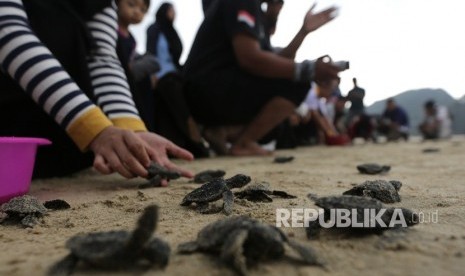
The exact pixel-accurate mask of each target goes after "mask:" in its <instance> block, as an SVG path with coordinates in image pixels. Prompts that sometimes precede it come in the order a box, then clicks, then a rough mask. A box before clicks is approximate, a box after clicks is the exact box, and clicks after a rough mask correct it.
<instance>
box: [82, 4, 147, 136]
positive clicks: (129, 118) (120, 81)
mask: <svg viewBox="0 0 465 276" xmlns="http://www.w3.org/2000/svg"><path fill="white" fill-rule="evenodd" d="M113 4H114V3H113ZM87 26H88V27H89V29H90V32H91V35H92V37H93V38H94V41H95V42H96V44H97V48H96V49H94V51H93V52H92V54H91V56H90V57H89V58H88V65H89V70H90V76H91V81H92V86H93V87H94V95H95V98H96V100H97V104H98V105H99V106H100V107H101V108H102V110H103V111H104V112H105V114H106V115H107V116H108V118H109V119H110V120H111V121H112V122H113V124H114V125H115V126H118V127H121V128H124V129H129V130H134V131H146V130H147V129H146V127H145V125H144V123H143V122H142V120H141V119H140V117H139V113H138V111H137V109H136V107H135V104H134V101H133V99H132V95H131V92H130V90H129V85H128V82H127V78H126V75H125V72H124V70H123V68H122V67H121V63H120V61H119V59H118V56H117V54H116V42H117V32H116V30H117V15H116V10H115V6H113V7H107V8H105V9H104V10H103V11H102V12H100V13H97V14H96V15H95V16H94V17H93V18H92V20H91V21H89V22H87Z"/></svg>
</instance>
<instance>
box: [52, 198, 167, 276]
mask: <svg viewBox="0 0 465 276" xmlns="http://www.w3.org/2000/svg"><path fill="white" fill-rule="evenodd" d="M157 220H158V207H157V206H156V205H151V206H148V207H146V208H145V210H144V213H143V214H142V215H141V217H140V218H139V221H138V223H137V228H136V229H135V230H134V231H133V232H127V231H122V230H120V231H109V232H95V233H88V234H81V235H76V236H74V237H71V238H70V239H69V240H68V241H67V242H66V247H67V248H68V249H69V250H70V251H71V253H70V254H69V255H68V256H66V257H65V258H63V259H62V260H61V261H59V262H58V263H56V264H55V265H54V266H52V267H51V269H50V271H49V275H69V274H71V273H72V272H73V270H74V268H75V267H76V265H77V263H78V262H79V261H83V262H84V263H86V264H88V265H90V266H93V267H96V268H100V269H108V270H114V269H125V268H126V269H127V268H130V267H132V266H135V265H138V264H140V262H141V261H145V262H146V263H147V264H150V265H158V266H160V267H162V268H164V267H165V266H166V265H167V264H168V260H169V255H170V251H171V249H170V247H169V245H168V244H167V243H166V242H165V241H163V240H161V239H159V238H152V233H153V231H154V230H155V228H156V226H157Z"/></svg>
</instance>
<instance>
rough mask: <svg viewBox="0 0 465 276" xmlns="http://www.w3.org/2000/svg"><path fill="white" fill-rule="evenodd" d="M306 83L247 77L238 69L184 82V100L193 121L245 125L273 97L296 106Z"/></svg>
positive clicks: (208, 124) (305, 91) (209, 124)
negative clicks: (285, 100)
mask: <svg viewBox="0 0 465 276" xmlns="http://www.w3.org/2000/svg"><path fill="white" fill-rule="evenodd" d="M309 88H310V84H308V83H295V82H292V81H290V80H285V79H271V78H263V77H259V76H255V75H251V74H248V73H245V72H243V71H242V70H240V69H239V68H230V69H228V70H221V71H218V72H215V73H212V74H209V75H208V76H206V77H192V78H191V79H189V80H187V81H186V98H187V101H188V104H189V108H190V109H191V112H192V114H193V116H194V118H195V119H196V120H197V121H198V122H200V123H201V124H203V125H206V126H224V125H240V124H248V123H249V122H250V121H251V120H252V119H253V118H254V117H255V116H256V115H257V114H258V113H259V112H260V110H261V109H262V108H263V106H264V105H265V104H266V103H268V102H269V101H270V100H271V99H273V98H274V97H282V98H285V99H287V100H289V101H291V102H292V103H294V104H295V105H296V106H298V105H299V104H300V103H301V102H302V101H303V100H304V98H305V96H306V95H307V93H308V90H309Z"/></svg>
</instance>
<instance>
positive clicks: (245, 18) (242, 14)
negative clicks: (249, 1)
mask: <svg viewBox="0 0 465 276" xmlns="http://www.w3.org/2000/svg"><path fill="white" fill-rule="evenodd" d="M237 21H239V22H244V23H245V24H247V25H248V26H249V27H250V28H253V27H255V17H253V16H252V15H251V14H250V13H249V12H248V11H245V10H240V11H239V13H238V14H237Z"/></svg>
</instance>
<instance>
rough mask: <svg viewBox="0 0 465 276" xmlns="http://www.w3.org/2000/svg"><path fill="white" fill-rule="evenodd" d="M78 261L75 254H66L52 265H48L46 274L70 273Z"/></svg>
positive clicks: (55, 275) (53, 275) (50, 275)
mask: <svg viewBox="0 0 465 276" xmlns="http://www.w3.org/2000/svg"><path fill="white" fill-rule="evenodd" d="M78 261H79V259H78V258H77V257H76V256H74V255H73V254H69V255H68V256H66V257H64V258H63V259H62V260H61V261H59V262H57V263H56V264H54V265H53V266H52V267H50V269H49V270H48V273H47V275H48V276H65V275H71V273H73V271H74V268H75V267H76V264H77V262H78Z"/></svg>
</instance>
